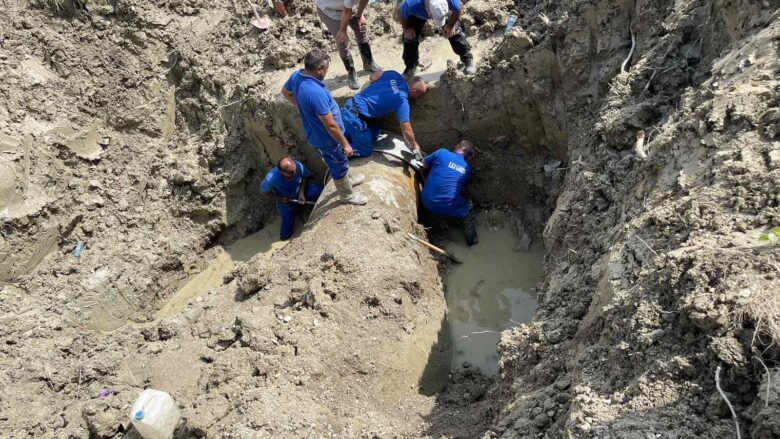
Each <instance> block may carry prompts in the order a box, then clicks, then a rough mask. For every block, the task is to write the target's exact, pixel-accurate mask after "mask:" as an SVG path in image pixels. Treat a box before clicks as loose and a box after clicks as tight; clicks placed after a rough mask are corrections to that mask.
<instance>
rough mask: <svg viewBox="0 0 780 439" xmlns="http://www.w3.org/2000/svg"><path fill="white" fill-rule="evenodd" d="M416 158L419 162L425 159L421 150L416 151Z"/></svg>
mask: <svg viewBox="0 0 780 439" xmlns="http://www.w3.org/2000/svg"><path fill="white" fill-rule="evenodd" d="M414 158H415V159H417V160H419V161H422V159H423V156H422V151H420V150H419V149H415V150H414Z"/></svg>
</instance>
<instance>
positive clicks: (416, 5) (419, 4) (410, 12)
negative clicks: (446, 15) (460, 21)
mask: <svg viewBox="0 0 780 439" xmlns="http://www.w3.org/2000/svg"><path fill="white" fill-rule="evenodd" d="M447 6H449V10H450V11H451V12H460V0H447ZM399 12H400V13H401V18H403V19H404V20H406V19H407V18H409V17H410V16H415V17H417V18H419V19H422V20H428V19H429V18H431V16H430V15H428V8H426V7H425V0H406V1H405V2H403V3H401V8H400V10H399Z"/></svg>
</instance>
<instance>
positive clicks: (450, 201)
mask: <svg viewBox="0 0 780 439" xmlns="http://www.w3.org/2000/svg"><path fill="white" fill-rule="evenodd" d="M475 155H476V149H475V148H474V144H473V143H471V142H470V141H468V140H461V141H460V142H459V143H458V144H457V145H455V148H454V150H453V151H448V150H446V149H444V148H440V149H438V150H436V152H434V153H433V154H431V155H429V156H427V157H425V159H423V167H424V170H425V172H427V173H428V177H427V178H426V180H425V185H424V186H423V190H422V195H421V197H420V198H421V199H422V204H423V206H424V207H425V208H426V209H427V210H428V211H430V212H432V213H434V214H437V215H441V216H444V217H449V218H457V219H458V221H459V222H460V224H461V225H462V226H463V231H464V233H465V235H466V244H468V245H469V246H472V245H475V244H477V242H478V239H477V219H476V215H475V214H474V209H473V207H472V205H471V202H469V200H467V199H466V198H465V197H463V195H462V191H463V187H464V186H465V185H466V182H467V181H468V179H469V177H470V176H471V172H472V171H471V166H470V165H469V162H470V161H471V160H472V159H473V158H474V156H475Z"/></svg>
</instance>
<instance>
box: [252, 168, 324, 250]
mask: <svg viewBox="0 0 780 439" xmlns="http://www.w3.org/2000/svg"><path fill="white" fill-rule="evenodd" d="M310 176H311V173H310V172H309V170H308V169H306V167H305V166H303V163H301V162H299V161H298V160H295V159H293V158H292V157H290V156H284V157H282V159H281V160H279V162H278V163H277V164H276V166H275V167H274V168H273V169H271V170H270V171H269V172H268V174H266V176H265V178H264V179H263V182H262V183H261V184H260V192H262V193H264V194H266V195H267V196H269V197H270V198H271V199H273V200H276V208H277V210H279V216H281V217H282V227H281V229H280V231H279V239H281V240H282V241H284V240H287V239H290V237H291V236H292V234H293V228H294V226H295V217H297V216H298V213H299V212H300V210H301V207H303V206H304V205H306V204H307V203H313V202H316V201H317V198H319V197H320V194H321V193H322V185H321V184H319V183H316V182H313V181H309V177H310Z"/></svg>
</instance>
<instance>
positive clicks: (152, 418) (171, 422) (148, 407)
mask: <svg viewBox="0 0 780 439" xmlns="http://www.w3.org/2000/svg"><path fill="white" fill-rule="evenodd" d="M130 422H132V423H133V427H135V429H136V430H138V433H140V434H141V436H143V437H144V439H171V437H173V430H175V429H176V424H178V423H179V408H178V407H177V406H176V403H175V402H174V401H173V398H172V397H171V395H169V394H167V393H165V392H162V391H160V390H154V389H146V390H144V391H143V392H141V394H140V395H138V399H136V400H135V403H133V408H132V409H131V410H130Z"/></svg>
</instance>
